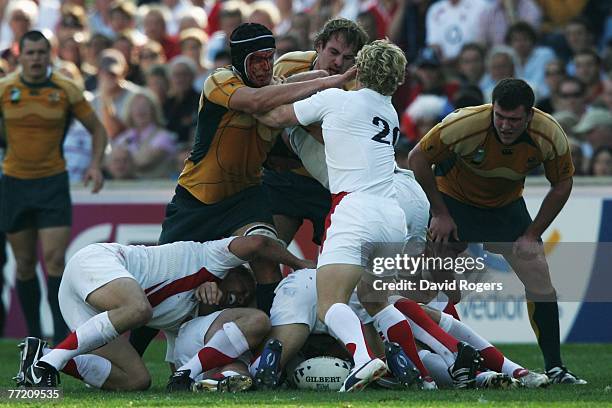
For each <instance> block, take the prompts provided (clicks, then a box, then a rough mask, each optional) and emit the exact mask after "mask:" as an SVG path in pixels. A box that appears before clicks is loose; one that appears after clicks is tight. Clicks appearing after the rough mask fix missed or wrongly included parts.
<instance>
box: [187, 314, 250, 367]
mask: <svg viewBox="0 0 612 408" xmlns="http://www.w3.org/2000/svg"><path fill="white" fill-rule="evenodd" d="M248 349H249V343H248V342H247V340H246V338H245V337H244V334H243V333H242V331H241V330H240V328H238V326H237V325H236V323H234V322H229V323H225V324H224V325H223V329H221V330H218V331H217V332H216V333H215V334H214V335H213V336H212V338H211V339H210V341H209V342H208V343H206V344H205V345H204V347H203V348H202V349H201V350H200V351H199V352H198V354H196V355H195V356H193V357H192V358H191V359H190V360H189V361H187V362H186V363H185V364H184V365H183V366H182V367H180V368H178V370H191V372H190V374H189V376H190V377H191V378H192V379H195V378H196V377H197V376H198V375H200V374H201V373H203V372H206V371H208V370H211V369H213V368H217V367H222V366H224V365H226V364H229V363H231V362H233V361H234V360H235V359H237V358H238V357H239V356H240V355H241V354H242V353H244V352H246V351H247V350H248Z"/></svg>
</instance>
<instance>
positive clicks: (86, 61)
mask: <svg viewBox="0 0 612 408" xmlns="http://www.w3.org/2000/svg"><path fill="white" fill-rule="evenodd" d="M112 45H113V42H112V41H111V39H110V38H109V37H106V36H105V35H103V34H94V35H92V36H91V37H90V38H89V39H88V40H87V41H86V42H85V47H84V48H83V61H82V63H81V67H80V68H81V71H82V72H83V75H84V76H85V89H86V90H88V91H92V92H93V91H94V90H95V89H96V88H97V87H98V78H97V74H98V62H99V60H100V54H101V53H102V51H103V50H105V49H107V48H110V47H111V46H112Z"/></svg>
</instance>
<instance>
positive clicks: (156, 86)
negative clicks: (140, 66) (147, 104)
mask: <svg viewBox="0 0 612 408" xmlns="http://www.w3.org/2000/svg"><path fill="white" fill-rule="evenodd" d="M145 78H146V84H147V88H148V89H149V90H150V91H151V92H153V94H154V95H155V97H156V98H157V101H158V102H159V104H160V106H164V105H165V104H166V100H167V99H168V93H169V92H170V78H169V77H168V69H167V68H166V66H165V65H153V66H151V67H150V68H149V69H148V70H147V71H146V75H145Z"/></svg>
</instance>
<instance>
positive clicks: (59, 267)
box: [44, 250, 66, 276]
mask: <svg viewBox="0 0 612 408" xmlns="http://www.w3.org/2000/svg"><path fill="white" fill-rule="evenodd" d="M44 258H45V266H46V267H47V271H48V272H49V274H50V275H52V276H60V275H61V274H62V272H63V271H64V266H65V261H66V257H65V254H64V252H63V251H61V250H54V251H49V252H47V253H45V254H44Z"/></svg>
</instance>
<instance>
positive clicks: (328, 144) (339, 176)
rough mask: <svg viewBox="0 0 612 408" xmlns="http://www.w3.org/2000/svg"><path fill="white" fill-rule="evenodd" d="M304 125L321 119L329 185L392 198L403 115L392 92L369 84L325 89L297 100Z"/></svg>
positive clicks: (336, 189)
mask: <svg viewBox="0 0 612 408" xmlns="http://www.w3.org/2000/svg"><path fill="white" fill-rule="evenodd" d="M293 108H294V111H295V115H296V117H297V119H298V121H299V122H300V123H301V124H302V125H309V124H311V123H314V122H319V121H322V122H323V123H322V125H321V127H322V129H323V140H324V142H325V157H326V159H325V160H326V163H327V169H328V174H329V190H330V192H331V193H332V194H337V193H341V192H347V193H352V192H365V193H369V194H373V195H377V196H379V197H390V198H394V197H395V193H394V189H393V168H394V166H395V161H394V152H393V145H394V143H395V141H396V140H397V138H398V137H399V120H398V118H397V113H396V112H395V109H394V108H393V105H392V104H391V97H390V96H385V95H381V94H379V93H378V92H375V91H373V90H371V89H368V88H362V89H359V90H357V91H343V90H341V89H335V88H334V89H326V90H324V91H322V92H319V93H317V94H315V95H313V96H311V97H310V98H307V99H304V100H302V101H298V102H295V103H294V104H293Z"/></svg>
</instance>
